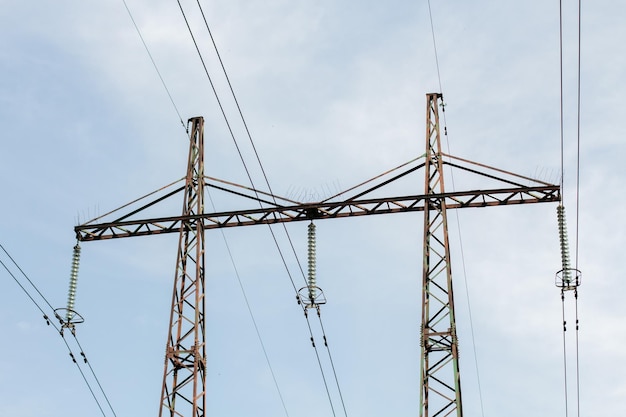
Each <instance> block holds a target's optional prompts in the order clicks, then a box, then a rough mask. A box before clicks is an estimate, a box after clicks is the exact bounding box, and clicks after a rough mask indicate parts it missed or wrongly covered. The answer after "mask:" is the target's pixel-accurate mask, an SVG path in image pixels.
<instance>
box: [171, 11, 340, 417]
mask: <svg viewBox="0 0 626 417" xmlns="http://www.w3.org/2000/svg"><path fill="white" fill-rule="evenodd" d="M177 2H178V5H179V8H180V11H181V14H182V16H183V19H184V20H185V24H186V25H187V29H188V31H189V34H190V35H191V38H192V40H193V43H194V45H195V48H196V51H197V53H198V56H199V57H200V61H201V63H202V66H203V68H204V71H205V74H206V76H207V78H208V80H209V83H210V85H211V89H212V90H213V93H214V95H215V98H216V100H217V103H218V106H219V108H220V111H221V113H222V116H223V118H224V121H225V122H226V125H227V128H228V131H229V132H230V136H231V138H232V140H233V142H234V144H235V147H236V149H237V152H238V154H239V158H240V160H241V162H242V164H243V166H244V169H245V171H246V174H247V176H248V180H249V181H250V184H251V186H252V188H254V189H255V190H256V187H255V185H254V181H253V179H252V176H251V174H250V171H249V169H248V167H247V164H246V163H245V160H244V158H243V154H242V152H241V149H240V147H239V144H238V143H237V140H236V138H235V135H234V132H233V130H232V128H231V125H230V122H229V121H228V117H227V116H226V112H225V110H224V107H223V105H222V103H221V100H220V99H219V96H218V93H217V89H216V88H215V85H214V83H213V80H212V78H211V76H210V74H209V72H208V69H207V66H206V64H205V61H204V58H203V56H202V53H201V51H200V48H199V46H198V43H197V41H196V38H195V36H194V35H193V31H192V30H191V26H190V25H189V21H188V19H187V16H186V14H185V12H184V10H183V7H182V5H181V3H180V0H177ZM197 3H198V7H199V9H200V12H201V14H202V17H203V19H204V23H205V26H206V29H207V31H208V33H209V36H210V38H211V41H212V43H213V47H214V49H215V52H216V55H217V57H218V60H219V62H220V66H221V68H222V71H223V73H224V76H225V78H226V80H227V83H228V86H229V89H230V92H231V95H232V97H233V99H234V102H235V104H236V107H237V110H238V112H239V117H240V118H241V120H242V123H243V125H244V128H245V131H246V134H247V136H248V139H249V141H250V144H251V146H252V149H253V151H254V154H255V156H256V159H257V162H258V164H259V167H260V169H261V172H262V174H263V178H264V179H265V183H266V185H267V187H268V190H269V192H270V195H272V198H273V199H274V202H275V203H276V199H275V197H274V193H273V191H272V188H271V185H270V183H269V180H268V177H267V174H266V172H265V169H264V168H263V164H262V163H261V159H260V156H259V153H258V151H257V149H256V146H255V145H254V141H253V140H252V135H251V133H250V130H249V128H248V125H247V123H246V121H245V117H244V115H243V111H242V110H241V106H240V105H239V101H238V100H237V97H236V94H235V91H234V89H233V86H232V83H231V82H230V78H229V77H228V73H227V71H226V67H225V65H224V63H223V61H222V58H221V55H220V54H219V50H218V48H217V44H216V42H215V39H214V37H213V34H212V32H211V30H210V27H209V25H208V21H207V19H206V16H205V14H204V11H203V9H202V6H201V4H200V2H199V1H198V2H197ZM255 193H256V191H255ZM259 204H260V205H261V206H262V203H260V202H259ZM274 216H276V214H275V213H274ZM268 229H269V230H270V233H271V235H272V239H273V240H274V244H275V245H276V248H277V250H278V252H279V255H280V258H281V260H282V262H283V266H284V267H285V270H286V272H287V275H288V277H289V279H290V281H291V285H292V287H293V289H294V292H295V293H296V295H297V292H298V291H297V287H296V285H295V282H294V280H293V277H292V275H291V272H290V270H289V267H288V265H287V262H286V259H285V257H284V255H283V253H282V250H281V248H280V245H279V243H278V239H277V237H276V235H275V234H274V231H273V229H272V227H271V226H270V225H268ZM283 230H284V232H285V234H286V236H287V239H288V241H289V244H290V246H291V248H292V251H293V253H294V254H296V251H295V246H294V244H293V241H292V239H291V236H290V235H289V232H288V231H287V228H286V226H285V225H284V224H283ZM296 261H297V263H298V265H300V262H299V261H298V260H297V254H296ZM300 269H301V272H302V277H303V279H304V281H305V282H306V278H305V276H304V272H303V271H302V268H300ZM307 324H308V327H309V332H310V334H311V339H312V340H313V332H312V330H311V327H310V323H309V322H308V317H307ZM313 346H314V347H315V344H314V343H313ZM315 353H316V356H317V358H318V364H319V365H320V371H321V373H322V377H323V379H324V384H325V386H326V389H327V393H328V395H329V400H330V402H331V408H332V409H333V415H334V413H335V412H334V407H333V405H332V400H331V397H330V393H329V392H328V385H327V383H326V377H325V375H324V370H323V367H322V364H321V360H320V358H319V353H318V352H317V348H315ZM334 374H335V379H336V382H337V384H338V381H337V378H336V372H335V373H334ZM342 405H343V407H344V410H345V404H343V397H342Z"/></svg>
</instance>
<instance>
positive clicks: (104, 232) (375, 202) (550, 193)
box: [74, 185, 560, 241]
mask: <svg viewBox="0 0 626 417" xmlns="http://www.w3.org/2000/svg"><path fill="white" fill-rule="evenodd" d="M434 197H436V198H437V199H443V200H444V201H445V203H446V207H447V208H448V209H456V208H467V207H487V206H500V205H510V204H528V203H544V202H555V201H559V200H560V192H559V187H558V186H557V185H550V186H539V187H516V188H502V189H492V190H475V191H466V192H450V193H443V194H437V195H435V196H434ZM428 199H430V200H431V201H433V196H432V195H431V196H428ZM426 200H427V196H425V195H410V196H402V197H391V198H370V199H360V200H348V201H339V202H320V203H306V204H298V205H293V206H284V207H283V206H278V207H265V208H261V207H259V208H255V209H251V210H237V211H226V212H216V213H206V214H195V215H193V216H173V217H159V218H152V219H145V220H124V221H114V222H110V223H99V224H85V225H80V226H76V227H75V228H74V231H75V232H76V237H77V238H78V240H80V241H92V240H105V239H115V238H122V237H133V236H148V235H156V234H163V233H176V232H178V231H179V230H180V224H181V222H183V221H188V220H194V221H195V220H199V219H202V220H203V225H204V228H205V229H216V228H221V227H236V226H252V225H257V224H274V223H285V222H291V221H303V220H310V219H330V218H342V217H355V216H365V215H371V214H390V213H406V212H414V211H423V210H424V204H425V201H426Z"/></svg>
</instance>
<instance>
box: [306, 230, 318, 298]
mask: <svg viewBox="0 0 626 417" xmlns="http://www.w3.org/2000/svg"><path fill="white" fill-rule="evenodd" d="M308 243H309V250H308V256H309V276H308V279H307V286H308V288H309V299H310V300H311V302H314V300H315V297H316V296H317V291H316V290H317V287H316V282H315V272H316V271H315V263H316V261H315V224H313V222H311V223H309V232H308Z"/></svg>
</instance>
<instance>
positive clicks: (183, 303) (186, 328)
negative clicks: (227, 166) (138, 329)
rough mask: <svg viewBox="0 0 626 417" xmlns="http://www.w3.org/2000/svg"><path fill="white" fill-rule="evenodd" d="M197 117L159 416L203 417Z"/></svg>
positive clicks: (200, 124)
mask: <svg viewBox="0 0 626 417" xmlns="http://www.w3.org/2000/svg"><path fill="white" fill-rule="evenodd" d="M190 122H191V123H192V128H191V135H190V142H189V158H188V163H187V176H186V178H185V197H184V204H183V216H184V218H185V220H183V221H182V222H181V223H180V237H179V240H178V256H177V260H176V265H177V266H176V276H175V279H174V291H173V294H172V309H171V313H170V322H169V337H168V340H167V347H166V351H165V369H164V371H163V388H162V389H161V408H160V410H159V417H165V416H170V417H175V416H189V417H204V410H205V405H206V396H205V393H206V390H205V371H206V349H205V347H206V340H205V334H204V226H203V222H202V219H201V218H200V217H199V216H201V215H202V214H203V213H204V143H203V142H204V119H203V118H202V117H196V118H193V119H190Z"/></svg>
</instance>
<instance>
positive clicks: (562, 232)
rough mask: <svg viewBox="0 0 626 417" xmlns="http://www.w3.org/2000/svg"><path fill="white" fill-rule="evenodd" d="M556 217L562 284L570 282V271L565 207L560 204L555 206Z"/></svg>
mask: <svg viewBox="0 0 626 417" xmlns="http://www.w3.org/2000/svg"><path fill="white" fill-rule="evenodd" d="M556 214H557V219H558V222H559V242H560V245H561V267H562V268H563V269H562V277H563V283H564V284H570V283H571V282H572V271H571V269H570V264H569V245H568V240H567V224H566V222H565V207H563V206H562V205H561V204H559V206H558V207H557V208H556Z"/></svg>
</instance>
